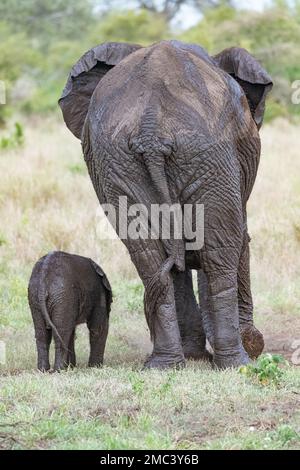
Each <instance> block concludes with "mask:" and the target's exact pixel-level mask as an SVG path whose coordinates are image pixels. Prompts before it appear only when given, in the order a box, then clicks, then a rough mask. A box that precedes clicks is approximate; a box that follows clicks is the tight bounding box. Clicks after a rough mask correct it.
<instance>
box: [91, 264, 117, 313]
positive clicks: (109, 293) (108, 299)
mask: <svg viewBox="0 0 300 470" xmlns="http://www.w3.org/2000/svg"><path fill="white" fill-rule="evenodd" d="M90 262H91V265H92V266H93V268H94V270H95V271H96V273H97V274H98V275H99V276H100V277H101V281H102V284H103V285H104V287H105V289H106V304H107V313H108V314H109V312H110V307H111V303H112V290H111V287H110V283H109V281H108V279H107V277H106V275H105V272H104V271H103V269H101V268H100V266H98V264H97V263H95V261H93V260H92V259H90Z"/></svg>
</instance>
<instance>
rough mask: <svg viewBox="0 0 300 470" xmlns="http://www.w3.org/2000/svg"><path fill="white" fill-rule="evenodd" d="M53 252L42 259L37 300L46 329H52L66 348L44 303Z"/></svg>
mask: <svg viewBox="0 0 300 470" xmlns="http://www.w3.org/2000/svg"><path fill="white" fill-rule="evenodd" d="M54 253H55V252H54V251H51V252H50V253H48V254H47V256H46V258H45V259H44V261H43V265H42V269H41V274H40V280H39V288H38V300H39V305H40V308H41V311H42V315H43V318H44V320H45V323H46V328H47V329H50V328H51V329H52V331H53V332H54V334H55V335H56V336H57V338H58V339H59V340H60V342H61V344H62V346H63V347H64V348H65V349H68V348H67V347H66V346H65V344H64V342H63V340H62V337H61V336H60V334H59V332H58V331H57V328H56V326H55V325H54V323H53V322H52V320H51V318H50V315H49V312H48V308H47V303H46V300H47V296H48V293H47V289H46V277H47V273H48V268H49V264H50V260H51V257H52V256H53V254H54Z"/></svg>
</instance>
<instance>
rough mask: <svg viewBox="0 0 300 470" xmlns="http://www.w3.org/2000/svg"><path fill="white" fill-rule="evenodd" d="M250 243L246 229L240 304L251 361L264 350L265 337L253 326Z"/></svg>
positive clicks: (244, 335) (239, 292) (239, 283)
mask: <svg viewBox="0 0 300 470" xmlns="http://www.w3.org/2000/svg"><path fill="white" fill-rule="evenodd" d="M249 241H250V238H249V235H248V233H247V227H246V229H245V231H244V240H243V246H242V251H241V256H240V261H239V269H238V303H239V319H240V330H241V335H242V341H243V345H244V348H245V350H246V351H247V353H248V354H249V356H250V357H251V359H256V358H257V357H258V356H259V355H260V354H261V353H262V351H263V349H264V337H263V335H262V333H261V332H260V331H259V330H258V329H257V328H256V327H255V326H254V324H253V302H252V295H251V284H250V262H249V258H250V253H249Z"/></svg>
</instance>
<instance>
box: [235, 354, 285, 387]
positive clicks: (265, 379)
mask: <svg viewBox="0 0 300 470" xmlns="http://www.w3.org/2000/svg"><path fill="white" fill-rule="evenodd" d="M287 364H288V362H287V361H286V360H285V359H284V357H282V356H281V355H280V354H270V353H267V354H263V355H261V356H260V357H259V358H258V359H257V361H256V362H255V363H254V364H248V365H247V366H243V367H241V368H240V369H239V372H240V373H241V374H244V375H246V376H247V377H250V378H252V379H255V380H257V381H258V382H259V383H260V384H261V385H270V384H275V385H278V384H279V381H280V378H281V377H282V375H283V370H282V368H281V367H280V365H287Z"/></svg>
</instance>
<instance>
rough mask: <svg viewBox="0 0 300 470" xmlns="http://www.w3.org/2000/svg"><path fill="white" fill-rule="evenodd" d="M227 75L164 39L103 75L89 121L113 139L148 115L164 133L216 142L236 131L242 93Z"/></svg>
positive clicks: (202, 57)
mask: <svg viewBox="0 0 300 470" xmlns="http://www.w3.org/2000/svg"><path fill="white" fill-rule="evenodd" d="M233 82H234V80H233V79H231V77H230V76H229V75H227V74H225V73H224V72H222V71H221V70H220V69H219V68H218V67H216V66H215V65H214V63H213V62H212V61H210V60H209V58H208V56H207V55H205V54H203V55H201V54H198V55H196V54H195V53H193V52H192V51H189V50H183V49H182V48H180V47H177V46H176V47H175V46H174V45H173V44H172V42H168V41H164V42H161V43H159V44H156V45H154V46H151V47H149V48H141V49H138V50H137V51H135V52H134V53H132V54H130V55H129V56H128V57H126V58H125V59H123V60H122V61H121V62H120V63H119V64H118V65H116V66H115V67H114V68H113V69H112V70H110V72H109V73H108V74H107V75H106V76H104V77H103V79H102V80H101V81H100V82H99V84H98V86H97V87H96V89H95V92H94V94H93V96H92V99H91V104H90V108H89V113H88V117H87V120H88V121H90V125H91V126H92V127H94V128H95V133H97V134H98V135H99V134H100V135H101V136H102V138H107V136H109V137H110V139H111V140H112V141H116V140H118V136H124V135H128V134H135V133H137V132H139V129H140V127H141V122H143V121H144V118H145V116H146V115H147V114H149V109H151V113H152V115H153V114H155V116H156V125H157V129H159V130H160V132H162V133H163V134H164V135H167V136H170V134H172V136H176V135H178V134H185V136H186V139H188V138H191V137H192V138H193V136H195V138H196V136H197V135H199V132H200V133H205V136H206V140H207V139H208V138H210V137H211V138H213V139H215V138H217V137H218V134H220V133H221V132H223V129H224V127H227V128H228V126H231V127H232V129H233V128H234V122H235V120H236V119H237V115H238V112H237V109H240V111H241V110H242V106H241V98H242V92H241V90H240V88H239V86H238V85H236V84H235V82H234V83H233Z"/></svg>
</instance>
